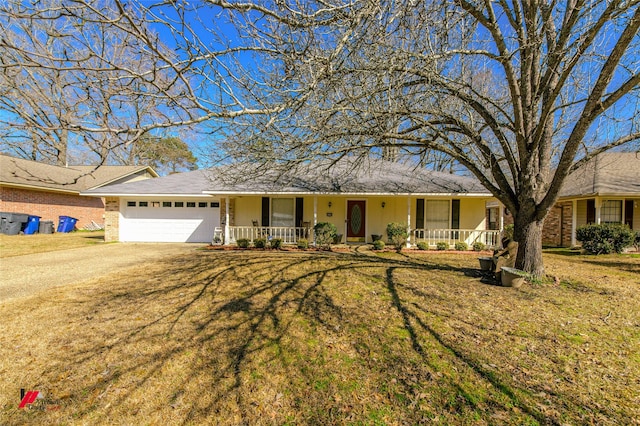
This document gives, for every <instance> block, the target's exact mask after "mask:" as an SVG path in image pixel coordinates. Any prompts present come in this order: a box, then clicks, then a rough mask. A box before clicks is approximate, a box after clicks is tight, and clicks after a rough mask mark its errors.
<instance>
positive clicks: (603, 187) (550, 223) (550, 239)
mask: <svg viewBox="0 0 640 426" xmlns="http://www.w3.org/2000/svg"><path fill="white" fill-rule="evenodd" d="M592 223H619V224H626V225H628V226H629V227H630V228H631V229H633V230H640V154H638V153H619V152H608V153H603V154H599V155H597V156H596V157H594V158H592V159H591V160H590V161H588V162H587V163H585V164H584V165H583V166H582V167H581V168H580V169H578V170H576V171H575V172H573V173H572V174H570V175H569V176H568V177H567V179H566V180H565V184H564V185H563V187H562V190H561V191H560V197H559V199H558V202H557V203H556V204H555V205H554V207H553V208H552V209H551V211H550V212H549V215H548V216H547V218H546V219H545V223H544V229H543V237H542V242H543V244H546V245H554V246H561V247H568V246H575V245H576V244H577V241H576V229H577V228H578V227H580V226H583V225H586V224H592Z"/></svg>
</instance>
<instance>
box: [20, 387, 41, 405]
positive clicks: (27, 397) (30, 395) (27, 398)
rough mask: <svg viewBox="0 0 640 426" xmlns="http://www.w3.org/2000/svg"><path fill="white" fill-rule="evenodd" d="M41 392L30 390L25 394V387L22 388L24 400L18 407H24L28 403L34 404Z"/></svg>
mask: <svg viewBox="0 0 640 426" xmlns="http://www.w3.org/2000/svg"><path fill="white" fill-rule="evenodd" d="M39 393H40V392H39V391H29V392H27V393H26V394H25V393H24V389H20V398H22V401H20V405H18V408H24V407H26V406H27V405H28V404H33V402H34V401H35V400H36V398H37V397H38V394H39Z"/></svg>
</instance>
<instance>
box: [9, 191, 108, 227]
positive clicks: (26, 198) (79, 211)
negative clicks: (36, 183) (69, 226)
mask: <svg viewBox="0 0 640 426" xmlns="http://www.w3.org/2000/svg"><path fill="white" fill-rule="evenodd" d="M0 211H3V212H12V213H26V214H30V215H34V216H40V217H41V219H40V220H51V221H53V222H54V229H55V228H57V226H58V222H59V216H71V217H74V218H76V219H78V222H77V223H76V228H82V227H83V226H85V225H88V224H90V223H91V221H94V222H96V223H98V224H103V223H104V219H103V215H104V204H103V203H102V200H101V199H100V198H93V197H81V196H79V195H74V194H62V193H56V192H46V191H34V190H28V189H22V188H11V187H6V186H2V187H0Z"/></svg>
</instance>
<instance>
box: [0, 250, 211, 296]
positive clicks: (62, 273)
mask: <svg viewBox="0 0 640 426" xmlns="http://www.w3.org/2000/svg"><path fill="white" fill-rule="evenodd" d="M199 247H202V244H180V243H166V244H160V243H119V244H100V245H95V246H89V247H81V248H75V249H69V250H59V251H52V252H47V253H36V254H28V255H24V256H16V257H9V258H4V259H0V272H1V274H0V302H3V301H6V300H10V299H14V298H18V297H25V296H29V295H31V294H35V293H36V292H39V291H42V290H44V289H47V288H51V287H56V286H61V285H65V284H73V283H77V282H82V281H86V280H89V279H93V278H98V277H102V276H105V275H108V274H112V273H114V272H116V271H118V270H119V269H124V268H127V267H131V266H136V265H140V264H141V263H143V262H148V261H153V260H158V259H162V258H163V257H167V256H176V255H180V254H185V253H189V252H192V251H194V250H195V249H197V248H199Z"/></svg>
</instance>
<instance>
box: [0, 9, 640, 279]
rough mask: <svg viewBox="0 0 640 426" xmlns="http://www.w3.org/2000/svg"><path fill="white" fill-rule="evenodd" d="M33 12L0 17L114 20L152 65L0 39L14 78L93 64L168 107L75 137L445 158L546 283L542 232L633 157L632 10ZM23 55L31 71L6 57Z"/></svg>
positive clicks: (249, 150) (247, 154) (236, 149)
mask: <svg viewBox="0 0 640 426" xmlns="http://www.w3.org/2000/svg"><path fill="white" fill-rule="evenodd" d="M23 3H24V2H19V1H17V0H16V2H15V3H11V4H13V5H14V7H13V8H7V7H5V8H4V9H3V10H4V13H5V16H6V18H5V19H4V21H2V22H3V29H4V28H13V25H14V24H13V22H15V20H16V19H17V20H21V19H28V20H29V22H34V21H36V22H38V21H40V20H47V19H48V20H52V19H53V20H54V21H55V22H58V20H62V22H67V21H72V22H74V23H83V24H82V25H88V24H98V25H102V24H105V25H107V26H106V27H104V28H108V30H109V32H113V33H114V34H117V36H118V37H119V38H120V39H122V40H125V39H126V40H127V46H128V49H127V54H125V55H124V57H126V58H128V60H130V59H131V58H140V63H139V65H138V66H136V67H134V66H129V65H127V64H123V63H121V62H120V61H119V60H118V59H117V58H115V57H107V56H108V55H104V54H102V53H99V52H96V51H95V50H94V49H93V48H90V49H88V52H90V53H89V56H90V57H91V58H92V59H94V58H99V59H100V61H99V64H100V65H99V66H96V65H91V66H88V65H87V63H85V62H83V61H82V60H81V58H76V57H73V58H71V59H69V60H67V59H66V57H65V56H64V55H62V56H61V55H60V53H55V54H53V53H51V54H50V53H47V54H46V55H44V57H41V55H40V54H39V52H35V49H30V48H29V45H22V44H19V43H14V42H11V41H9V42H7V41H6V39H4V38H3V42H2V43H0V48H2V49H3V51H2V52H0V54H1V55H0V56H1V57H2V59H0V60H2V61H3V62H1V64H2V69H3V70H4V72H5V73H6V72H9V71H11V70H13V68H14V67H15V66H16V63H17V64H19V67H20V69H22V68H23V67H26V68H30V69H42V67H44V68H45V69H49V68H53V69H56V70H63V71H64V72H70V71H75V69H76V68H77V69H87V68H89V69H91V70H92V72H94V73H95V74H94V75H95V76H96V78H97V79H98V80H100V81H105V80H101V79H104V78H108V79H110V80H108V81H109V82H111V81H113V80H117V81H121V82H123V88H126V89H127V90H131V88H133V87H136V84H138V85H139V88H138V89H134V90H132V91H131V92H127V91H125V93H131V94H132V96H133V98H136V96H137V98H136V99H140V100H153V101H154V102H157V103H159V104H160V107H159V108H155V110H156V111H158V112H159V114H158V116H157V119H156V120H154V121H153V122H148V121H145V120H140V122H139V123H133V124H131V123H125V122H117V121H116V122H115V123H113V122H111V121H108V123H107V122H103V121H101V122H100V124H99V125H97V124H94V125H92V126H89V125H86V124H81V125H78V126H77V127H75V129H76V130H83V131H86V132H112V133H114V134H133V135H137V136H140V135H142V134H144V133H145V132H147V131H149V130H150V129H152V128H157V127H169V126H173V125H185V124H190V125H193V124H198V123H205V124H206V125H207V126H210V127H211V130H210V131H211V132H218V133H219V134H224V135H225V137H224V139H223V140H222V142H219V143H218V146H217V148H218V149H220V150H221V152H222V153H223V159H224V157H226V158H233V159H235V160H244V161H250V162H260V161H268V162H270V163H271V164H270V167H272V168H273V167H275V165H276V164H284V165H286V167H291V165H292V163H296V162H298V163H300V162H304V161H305V160H307V159H310V158H317V157H329V158H333V159H338V158H340V157H342V156H346V155H349V156H362V157H363V158H364V157H366V156H369V155H377V156H382V155H383V153H384V154H385V155H389V154H390V153H392V154H393V155H394V157H395V156H396V154H395V152H396V151H397V153H398V154H397V156H398V157H401V158H402V157H406V156H410V157H412V158H415V159H416V160H418V161H419V159H420V158H423V159H428V158H432V153H433V152H434V151H437V152H439V153H441V154H443V155H445V156H446V157H449V158H450V159H452V160H453V161H454V163H452V164H459V165H462V166H464V167H465V168H466V169H467V170H468V171H469V172H470V173H472V174H473V175H475V176H476V177H477V178H478V179H479V180H480V181H481V182H482V184H483V185H484V186H485V187H486V188H487V189H488V190H489V191H491V192H492V193H493V194H494V195H495V196H496V197H497V198H498V199H500V201H502V202H503V203H504V204H505V205H506V206H507V207H508V208H509V210H510V211H512V212H513V214H514V217H515V225H516V226H515V239H516V240H517V241H519V242H520V250H519V253H518V259H517V262H516V264H517V266H518V267H520V268H523V269H525V270H527V271H529V272H532V273H534V274H537V275H541V274H543V272H544V268H543V262H542V247H541V232H542V224H543V221H544V218H545V217H546V215H547V213H548V211H549V210H550V209H551V207H552V206H553V204H554V203H555V201H556V199H557V197H558V193H559V191H560V188H561V186H562V183H563V182H564V180H565V178H566V177H567V175H568V174H569V173H570V172H571V171H572V170H574V169H575V168H576V167H578V166H579V165H580V164H582V163H583V162H585V161H587V160H588V159H589V158H591V157H592V156H593V155H596V154H598V153H600V152H603V151H605V150H608V149H612V148H615V147H624V146H626V147H633V148H636V149H637V146H638V140H639V137H640V135H639V130H640V129H639V128H638V125H639V123H638V118H637V116H638V114H637V111H638V110H639V106H640V105H639V101H638V99H639V96H638V94H639V93H638V92H639V90H640V89H639V86H640V71H639V68H640V55H638V54H637V52H638V51H640V46H639V44H640V39H639V36H638V28H639V26H640V3H639V1H638V0H609V1H605V0H594V1H586V0H570V1H566V2H565V1H554V0H534V1H526V2H524V1H507V0H495V1H488V0H455V1H453V2H448V1H439V0H434V1H429V0H424V1H421V0H405V1H402V2H374V1H367V0H352V1H340V0H328V1H327V0H308V1H302V0H300V1H296V0H283V1H277V2H270V1H266V2H262V1H261V2H252V1H250V0H249V1H228V0H208V1H204V0H202V1H200V2H189V3H183V2H160V1H158V2H153V1H145V2H142V1H139V2H135V1H134V2H127V3H126V5H125V4H124V3H122V2H120V1H118V0H115V1H114V2H113V3H109V4H104V3H102V2H97V1H89V0H85V1H75V2H73V3H69V4H71V5H72V7H70V6H68V5H67V2H65V1H63V0H60V1H59V4H60V5H61V6H60V7H56V6H55V5H54V6H51V5H48V6H47V7H44V8H43V7H42V6H28V7H27V6H25V5H24V4H23ZM51 14H53V15H51ZM30 25H32V24H30ZM78 25H79V24H78ZM22 32H23V33H26V30H22ZM59 39H66V37H57V38H56V40H59ZM74 43H81V44H82V43H83V41H82V40H75V41H74ZM84 44H86V45H88V44H89V43H84ZM12 55H13V56H12ZM14 56H15V57H18V58H25V59H19V60H12V61H9V62H7V61H6V60H5V59H4V58H5V57H12V58H13V57H14ZM51 58H54V59H55V60H56V61H58V62H56V63H55V64H54V65H50V66H48V65H43V64H46V61H47V60H50V59H51ZM69 64H72V65H69ZM105 76H108V77H105ZM134 83H136V84H134ZM113 105H114V103H113V102H110V103H109V106H111V107H112V106H113ZM83 111H84V110H83ZM92 134H93V133H92Z"/></svg>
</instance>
